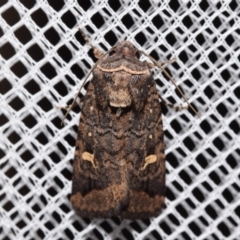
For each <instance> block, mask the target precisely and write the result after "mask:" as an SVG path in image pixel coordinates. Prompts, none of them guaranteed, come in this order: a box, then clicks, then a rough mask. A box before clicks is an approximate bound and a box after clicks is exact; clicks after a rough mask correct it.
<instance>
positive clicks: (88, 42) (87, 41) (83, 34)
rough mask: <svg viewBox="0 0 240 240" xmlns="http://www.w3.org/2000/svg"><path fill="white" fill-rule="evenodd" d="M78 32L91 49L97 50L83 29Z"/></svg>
mask: <svg viewBox="0 0 240 240" xmlns="http://www.w3.org/2000/svg"><path fill="white" fill-rule="evenodd" d="M78 31H79V32H80V33H81V34H82V36H83V38H84V40H85V41H86V43H87V44H88V45H89V46H90V47H91V48H93V49H94V48H96V47H94V46H93V45H92V43H91V42H90V40H89V39H88V37H87V36H86V34H85V33H84V32H83V30H82V29H81V28H78Z"/></svg>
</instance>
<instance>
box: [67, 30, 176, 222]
mask: <svg viewBox="0 0 240 240" xmlns="http://www.w3.org/2000/svg"><path fill="white" fill-rule="evenodd" d="M80 31H81V30H80ZM82 35H83V37H84V38H85V40H86V41H87V43H88V44H89V45H90V46H91V47H93V49H94V54H95V56H96V57H97V58H98V61H97V62H96V64H95V65H94V67H93V68H92V70H91V72H92V79H91V81H90V83H89V85H88V87H87V92H86V95H85V96H84V97H83V99H82V100H81V101H82V109H81V117H80V124H79V128H78V135H77V140H76V149H75V156H74V162H73V183H72V196H71V202H72V205H73V207H74V209H75V210H76V211H77V213H78V214H79V215H80V216H82V217H87V218H110V217H113V216H120V217H122V218H127V219H143V218H149V217H154V216H157V215H158V214H159V213H160V211H161V209H162V207H163V205H164V196H165V155H164V141H163V125H162V117H161V105H160V102H159V97H160V98H161V96H159V94H158V92H157V89H156V83H155V81H154V78H153V76H152V73H151V69H152V68H153V67H155V66H158V67H160V68H161V69H162V70H163V71H164V72H165V73H166V74H167V72H166V70H165V69H164V68H163V65H164V64H161V63H158V62H157V61H156V60H154V59H153V58H151V57H150V56H148V55H147V56H148V57H149V58H150V60H151V61H152V63H149V62H142V61H140V55H141V54H144V55H146V54H145V53H144V52H142V51H140V50H139V49H137V48H136V47H135V46H134V45H133V44H132V43H131V42H129V41H122V42H120V43H119V44H118V45H116V46H114V47H113V48H112V49H110V50H109V51H108V52H107V53H105V54H104V53H102V52H101V51H100V50H98V49H97V48H95V47H94V46H92V45H91V43H90V42H89V40H88V39H87V37H86V36H85V34H84V33H83V32H82ZM169 62H170V61H169ZM88 76H89V74H88ZM88 76H87V77H88ZM169 77H170V76H169ZM79 91H80V90H79ZM75 100H76V98H75ZM75 100H74V101H75ZM161 100H162V101H163V103H165V104H167V103H166V102H165V101H164V100H163V99H162V98H161ZM167 105H170V104H167ZM72 106H73V104H72V105H71V107H70V108H69V111H70V109H71V108H72ZM170 106H172V105H170ZM69 111H68V112H69ZM68 112H67V114H68Z"/></svg>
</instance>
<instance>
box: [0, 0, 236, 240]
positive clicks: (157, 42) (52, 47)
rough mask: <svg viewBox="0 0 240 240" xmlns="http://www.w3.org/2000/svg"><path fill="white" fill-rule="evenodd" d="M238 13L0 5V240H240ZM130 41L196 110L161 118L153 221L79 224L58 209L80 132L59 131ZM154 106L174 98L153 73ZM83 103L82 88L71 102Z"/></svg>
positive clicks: (225, 5) (198, 8)
mask: <svg viewBox="0 0 240 240" xmlns="http://www.w3.org/2000/svg"><path fill="white" fill-rule="evenodd" d="M239 26H240V2H239V1H237V0H232V1H193V0H192V1H180V0H171V1H157V0H155V1H150V0H140V1H130V0H128V1H126V0H125V1H123V0H111V1H106V0H99V1H89V0H88V1H85V0H84V1H80V0H78V1H76V0H69V1H63V0H58V1H53V0H40V1H36V0H31V1H28V0H1V1H0V53H1V56H0V67H1V71H0V94H1V95H0V102H1V107H0V131H1V138H0V166H1V170H0V226H1V227H0V229H1V231H0V239H151V240H152V239H168V240H173V239H187V240H188V239H190V240H192V239H212V240H217V239H221V240H222V239H236V240H237V239H240V217H239V215H240V200H239V199H240V179H239V178H240V168H239V160H240V147H239V146H240V120H239V119H240V118H239V117H240V81H239V76H240V63H239V60H240V57H239V56H240V54H239V53H240V43H239V42H240V41H239V39H240V38H239V37H240V29H239ZM78 27H81V28H82V29H83V30H84V31H85V32H86V34H87V35H88V36H89V38H90V39H91V41H92V43H93V44H94V45H96V46H98V47H99V48H101V49H102V50H104V51H106V50H107V49H109V48H111V46H113V45H114V44H117V43H118V42H119V41H121V40H123V39H128V40H130V41H131V42H132V43H133V44H135V45H136V46H137V47H138V48H140V49H141V50H144V51H145V52H147V53H149V54H150V55H151V56H153V57H154V58H155V59H157V60H158V61H160V62H164V61H166V60H167V59H170V58H171V57H177V59H178V60H177V62H175V63H173V64H172V65H169V66H167V71H168V72H169V73H170V74H171V75H172V76H173V78H174V79H175V80H176V82H177V84H178V86H179V87H180V88H181V89H182V90H183V91H184V93H185V95H186V97H187V98H188V99H189V101H190V102H191V103H192V104H193V106H195V108H196V109H197V110H198V113H199V114H200V115H201V119H199V118H197V117H196V116H195V115H194V113H192V112H191V111H188V110H185V111H179V112H175V111H174V110H172V109H167V108H164V115H163V120H164V130H165V143H166V155H167V162H166V164H167V193H166V195H167V197H166V204H165V205H166V206H165V208H164V209H163V211H162V214H161V215H159V216H158V217H156V218H154V219H148V220H144V221H142V220H139V221H129V220H121V219H119V218H113V219H107V220H104V219H100V220H94V221H90V220H88V219H81V218H79V217H78V216H77V215H76V214H75V213H74V212H73V210H72V207H71V204H70V202H69V196H70V194H71V175H72V159H73V154H74V146H75V139H76V131H77V125H78V121H79V114H80V113H79V112H80V110H79V109H74V110H73V111H72V112H71V114H70V115H69V116H68V118H67V119H66V120H65V123H64V126H61V125H60V122H61V119H62V117H63V113H62V112H61V111H60V110H59V109H57V108H56V106H64V105H65V104H66V103H70V102H71V101H72V99H73V97H74V96H75V94H76V92H77V89H78V88H79V87H80V85H81V83H82V81H83V79H84V76H85V75H86V74H87V73H88V71H89V70H90V68H91V66H92V65H93V64H94V62H95V60H96V59H95V58H94V56H93V52H92V50H90V49H89V47H88V46H87V45H86V44H85V42H84V40H83V38H82V37H81V34H80V33H79V32H78V30H77V29H78ZM153 74H154V77H155V79H156V83H157V86H158V88H159V91H160V92H161V94H162V95H163V97H164V98H165V99H166V100H168V101H169V102H170V103H172V104H177V105H179V104H182V103H183V99H182V97H181V96H180V95H179V93H178V92H177V91H176V90H175V88H174V86H173V85H172V84H171V83H170V82H169V80H168V79H167V78H166V77H165V76H164V75H162V73H161V72H160V71H159V69H155V70H154V71H153ZM84 93H85V89H83V91H82V93H81V96H82V95H83V94H84Z"/></svg>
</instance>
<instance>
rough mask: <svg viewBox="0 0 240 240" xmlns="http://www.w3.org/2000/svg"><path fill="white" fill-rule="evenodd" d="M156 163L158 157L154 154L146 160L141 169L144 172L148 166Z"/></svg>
mask: <svg viewBox="0 0 240 240" xmlns="http://www.w3.org/2000/svg"><path fill="white" fill-rule="evenodd" d="M156 161H157V155H155V154H152V155H149V156H147V157H146V158H145V162H144V165H143V167H141V168H140V170H141V171H143V170H144V169H145V168H146V167H147V165H149V164H151V163H154V162H156Z"/></svg>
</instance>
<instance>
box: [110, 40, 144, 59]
mask: <svg viewBox="0 0 240 240" xmlns="http://www.w3.org/2000/svg"><path fill="white" fill-rule="evenodd" d="M109 56H116V57H120V56H121V57H125V56H126V57H131V58H137V59H139V58H140V53H139V51H138V49H137V48H136V47H135V46H134V45H133V44H132V43H130V42H129V41H122V42H121V43H119V44H118V45H117V46H115V47H113V48H112V49H111V50H110V52H109Z"/></svg>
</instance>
